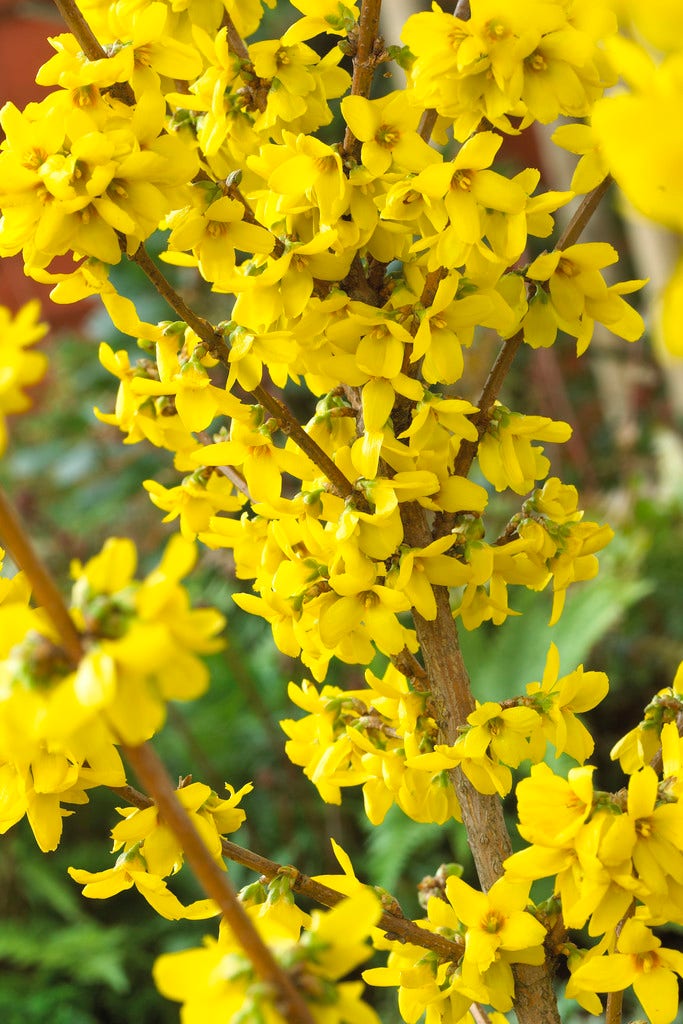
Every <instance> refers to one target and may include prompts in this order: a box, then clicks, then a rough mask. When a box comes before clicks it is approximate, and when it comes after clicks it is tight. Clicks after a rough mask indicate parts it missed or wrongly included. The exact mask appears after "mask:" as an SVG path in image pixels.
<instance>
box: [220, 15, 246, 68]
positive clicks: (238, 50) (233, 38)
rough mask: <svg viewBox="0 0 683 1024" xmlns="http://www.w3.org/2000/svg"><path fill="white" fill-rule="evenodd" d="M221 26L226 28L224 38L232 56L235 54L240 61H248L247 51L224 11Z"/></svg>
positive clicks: (233, 23) (232, 22)
mask: <svg viewBox="0 0 683 1024" xmlns="http://www.w3.org/2000/svg"><path fill="white" fill-rule="evenodd" d="M223 25H224V26H225V28H226V33H225V34H226V38H227V41H228V46H229V48H230V49H231V50H232V52H233V53H234V54H236V55H237V56H238V57H239V58H240V60H244V61H248V60H249V50H248V49H247V44H246V43H245V41H244V39H242V36H241V35H240V34H239V32H238V31H237V29H236V27H235V22H234V21H233V20H232V18H231V17H230V15H229V14H228V12H227V11H226V12H225V13H224V15H223Z"/></svg>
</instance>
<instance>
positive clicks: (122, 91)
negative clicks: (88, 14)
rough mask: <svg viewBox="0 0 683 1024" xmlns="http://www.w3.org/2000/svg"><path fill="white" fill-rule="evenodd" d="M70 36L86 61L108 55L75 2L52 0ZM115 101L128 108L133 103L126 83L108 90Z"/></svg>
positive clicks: (103, 57)
mask: <svg viewBox="0 0 683 1024" xmlns="http://www.w3.org/2000/svg"><path fill="white" fill-rule="evenodd" d="M54 4H55V7H56V8H57V10H58V11H59V13H60V14H61V16H62V18H63V20H64V22H65V23H66V26H67V28H68V29H69V32H70V33H71V35H72V36H74V38H75V39H77V40H78V42H79V43H80V45H81V48H82V50H83V53H84V54H85V56H86V57H87V58H88V60H106V59H107V58H108V56H109V54H108V53H107V52H106V50H104V49H103V48H102V46H101V45H100V43H99V40H98V39H97V36H96V35H95V33H94V32H93V30H92V29H91V28H90V25H89V24H88V22H87V21H86V20H85V18H84V17H83V14H82V13H81V11H80V10H79V9H78V7H77V5H76V3H75V0H54ZM109 91H110V92H111V93H112V95H113V96H115V97H116V99H118V100H121V101H122V102H123V103H126V104H127V105H128V106H132V105H133V104H134V103H135V93H134V92H133V90H132V88H131V86H130V84H129V83H128V82H115V83H114V85H112V86H111V87H110V89H109Z"/></svg>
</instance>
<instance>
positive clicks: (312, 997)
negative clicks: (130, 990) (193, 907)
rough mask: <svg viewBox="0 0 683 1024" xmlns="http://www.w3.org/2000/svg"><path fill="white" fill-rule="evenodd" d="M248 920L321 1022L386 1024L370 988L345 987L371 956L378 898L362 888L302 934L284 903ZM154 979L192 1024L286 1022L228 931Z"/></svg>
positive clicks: (164, 963) (179, 957)
mask: <svg viewBox="0 0 683 1024" xmlns="http://www.w3.org/2000/svg"><path fill="white" fill-rule="evenodd" d="M281 902H282V901H280V903H281ZM247 913H248V914H249V916H250V917H252V919H253V921H254V924H255V925H256V927H257V928H258V930H259V932H260V933H261V935H262V937H263V939H264V941H265V942H266V943H267V945H268V946H269V947H270V949H271V951H272V952H273V954H274V956H275V958H276V959H277V960H278V961H279V963H280V964H281V965H282V966H283V967H284V968H285V969H288V970H289V971H290V972H291V977H292V978H293V980H294V983H295V984H296V985H297V987H298V988H299V990H300V992H301V993H302V995H303V996H304V999H305V1000H306V1002H307V1004H308V1006H309V1009H310V1012H311V1015H312V1017H313V1019H314V1020H316V1021H320V1022H321V1024H323V1022H324V1024H379V1018H378V1017H377V1015H376V1013H375V1012H374V1010H372V1009H371V1008H370V1006H369V1005H368V1004H367V1003H365V1002H364V1001H363V998H362V994H363V987H364V986H363V983H362V982H359V981H343V980H342V979H343V978H344V977H345V976H346V975H347V974H348V973H349V972H350V971H352V970H353V969H354V968H356V967H357V966H358V965H359V964H361V963H363V962H364V961H365V960H367V959H368V957H369V956H370V955H371V953H372V950H371V948H370V946H369V945H368V944H367V942H366V940H367V938H368V936H369V935H370V934H371V932H372V930H373V928H374V925H375V924H376V923H377V920H378V919H379V916H380V913H381V906H380V902H379V899H378V898H377V896H375V894H374V893H372V892H371V891H370V890H368V889H366V888H362V889H359V890H358V891H357V892H355V893H354V894H353V895H351V896H349V897H348V898H347V899H344V900H342V902H341V903H339V904H338V905H337V906H336V907H335V908H334V909H333V910H329V911H327V912H323V911H319V910H316V911H313V913H312V915H311V917H310V918H309V919H308V921H307V922H305V926H304V927H303V928H302V927H301V912H300V911H297V908H296V907H291V910H290V911H289V912H286V910H285V912H284V913H283V911H282V909H281V908H280V907H278V904H275V907H274V908H273V907H272V906H270V905H269V904H262V905H261V906H260V907H259V906H258V905H256V906H252V907H248V908H247ZM154 980H155V981H156V984H157V987H158V988H159V990H160V991H161V993H162V994H163V995H165V996H166V997H167V998H169V999H174V1000H176V1001H177V1002H180V1003H182V1004H183V1008H182V1011H181V1012H182V1019H183V1021H185V1022H187V1024H200V1022H202V1024H224V1022H225V1021H227V1020H233V1019H237V1018H238V1016H239V1015H240V1014H243V1015H245V1014H248V1015H249V1016H251V1017H252V1019H254V1020H257V1019H258V1020H262V1021H267V1022H268V1024H283V1022H284V1018H283V1017H282V1015H281V1014H280V1013H279V1012H278V1009H277V1006H276V1004H275V1003H274V1000H273V996H272V992H271V990H270V989H269V987H267V986H264V985H263V984H262V982H261V981H260V980H259V978H258V976H257V975H256V973H255V971H254V968H253V966H252V965H251V963H250V961H249V959H248V958H247V956H246V955H245V953H244V952H243V951H242V949H241V947H240V945H239V943H238V942H237V940H236V939H235V938H234V936H233V935H232V933H231V932H230V930H229V929H228V928H227V927H225V928H222V929H221V933H220V937H219V938H218V940H217V941H216V940H215V939H212V938H206V939H205V944H204V946H203V947H201V948H198V949H189V950H185V951H183V952H181V953H169V954H166V955H165V956H162V957H160V958H159V959H158V960H157V962H156V964H155V966H154Z"/></svg>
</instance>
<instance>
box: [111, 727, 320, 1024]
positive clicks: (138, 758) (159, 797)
mask: <svg viewBox="0 0 683 1024" xmlns="http://www.w3.org/2000/svg"><path fill="white" fill-rule="evenodd" d="M122 749H123V750H124V752H125V754H126V757H127V759H128V760H129V761H130V763H131V764H132V766H133V768H134V769H135V774H136V775H137V776H138V778H139V779H140V781H141V782H142V784H143V785H144V786H145V788H146V789H148V790H149V792H150V793H152V794H153V796H154V802H155V804H156V805H157V807H158V808H159V813H160V815H161V816H162V817H163V819H164V822H165V824H166V825H168V827H169V828H170V829H171V831H172V832H173V833H174V835H175V837H176V839H177V840H178V841H179V843H180V844H181V846H182V848H183V852H184V854H185V857H186V858H187V861H188V863H189V864H190V867H191V868H192V870H193V872H194V874H195V875H196V877H197V879H198V880H199V882H200V883H201V885H202V888H203V889H204V891H205V892H206V894H207V895H208V896H210V897H211V898H212V899H214V900H215V901H216V903H217V904H218V906H219V907H220V909H221V913H222V914H223V917H224V918H225V920H226V922H227V923H228V925H229V926H230V928H231V929H232V932H233V934H234V935H235V937H236V938H237V939H238V940H239V943H240V945H241V946H242V948H243V949H244V952H245V953H246V954H247V956H248V957H249V959H250V960H251V962H252V964H253V965H254V968H255V970H256V972H257V973H258V974H259V975H260V976H261V978H262V979H263V980H264V981H266V982H268V983H269V984H270V985H272V986H273V988H274V990H275V992H276V993H277V994H278V998H277V1000H276V1002H277V1003H278V1005H279V1006H282V1012H283V1014H284V1016H285V1017H286V1019H287V1020H288V1021H289V1022H290V1024H314V1021H313V1015H312V1013H311V1011H310V1009H309V1007H308V1005H307V1003H306V1001H305V999H304V998H303V996H302V995H301V993H300V992H299V990H298V989H297V988H296V986H295V985H294V983H293V981H292V979H291V977H290V976H289V974H288V973H287V972H286V971H285V970H284V968H282V967H281V966H280V964H279V963H278V962H277V960H276V959H275V958H274V956H273V954H272V952H271V950H270V949H269V948H268V946H267V945H266V944H265V943H264V941H263V939H262V938H261V935H260V933H259V932H258V931H257V929H256V927H255V925H254V923H253V921H252V920H251V918H250V917H249V915H248V914H247V912H246V910H245V908H244V906H243V905H242V903H241V902H240V900H239V899H238V898H237V893H236V892H235V890H234V889H233V887H232V885H231V884H230V882H229V880H228V878H227V877H226V875H225V872H224V871H221V869H220V867H219V865H218V864H217V863H216V861H215V860H214V858H213V856H212V855H211V853H210V851H209V850H208V848H207V847H206V845H205V844H204V841H203V840H202V838H201V837H200V835H199V833H198V832H197V830H196V829H195V827H194V825H193V824H192V821H191V819H190V817H189V815H188V813H187V811H186V810H185V808H184V807H183V805H182V804H181V803H180V801H179V800H178V797H177V796H176V793H175V788H174V786H173V783H172V782H171V779H170V777H169V775H168V773H167V771H166V768H165V767H164V765H163V763H162V762H161V760H160V759H159V757H158V755H157V754H156V752H155V751H154V748H153V747H152V746H150V744H149V743H144V744H143V745H142V746H139V747H128V746H123V748H122Z"/></svg>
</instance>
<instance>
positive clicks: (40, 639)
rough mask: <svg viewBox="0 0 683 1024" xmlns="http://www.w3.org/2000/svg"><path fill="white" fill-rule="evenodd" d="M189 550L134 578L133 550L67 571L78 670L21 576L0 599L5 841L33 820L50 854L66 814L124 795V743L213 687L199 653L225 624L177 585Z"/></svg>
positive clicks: (120, 546) (112, 552) (181, 544)
mask: <svg viewBox="0 0 683 1024" xmlns="http://www.w3.org/2000/svg"><path fill="white" fill-rule="evenodd" d="M195 557H196V552H195V549H194V546H193V545H192V544H190V543H189V542H187V541H185V540H183V539H182V538H181V537H173V538H172V539H171V541H170V543H169V545H168V546H167V548H166V552H165V554H164V555H163V557H162V559H161V562H160V564H159V565H158V566H157V568H156V569H154V570H152V572H151V573H149V574H148V576H147V577H146V578H145V579H144V580H142V581H137V580H135V579H134V573H135V567H136V558H137V556H136V551H135V546H134V545H133V543H132V542H131V541H128V540H122V539H110V540H109V541H107V543H106V544H105V546H104V548H103V549H102V551H101V552H100V553H99V554H98V555H96V556H94V557H93V558H91V559H90V561H88V562H87V563H86V564H85V565H82V564H81V563H79V562H75V563H74V564H73V567H72V572H73V576H74V584H73V588H72V599H71V609H70V614H71V617H72V619H73V622H74V626H75V627H76V628H77V629H78V631H79V632H80V634H81V636H82V656H81V657H80V658H79V659H78V661H77V662H75V661H74V660H73V659H72V657H71V655H70V654H69V652H68V651H67V650H65V648H64V646H63V645H62V638H61V637H60V636H59V634H58V633H57V632H56V628H55V626H54V624H53V623H52V621H51V620H50V619H49V617H48V616H47V615H46V614H45V612H44V611H43V610H42V609H41V608H34V607H32V606H31V604H30V598H31V593H30V588H29V586H28V585H27V583H26V580H25V578H24V577H23V575H21V574H19V575H17V576H15V577H14V578H13V579H11V580H2V581H1V582H2V584H3V588H2V590H1V591H0V599H1V602H2V603H1V604H0V771H1V772H2V820H1V821H0V831H2V832H5V831H7V829H8V828H10V827H11V826H12V825H14V824H15V823H16V822H17V821H19V820H20V819H21V818H23V817H24V815H26V816H27V817H28V820H29V823H30V825H31V827H32V829H33V832H34V834H35V837H36V841H37V843H38V845H39V846H40V848H41V849H42V850H44V851H47V850H54V849H55V848H56V847H57V845H58V843H59V840H60V837H61V833H62V818H63V816H64V815H65V814H69V813H71V812H70V811H67V810H65V809H64V807H63V804H82V803H85V802H87V796H86V791H87V790H88V789H91V788H92V787H93V786H114V787H116V786H122V785H123V784H124V783H125V773H124V769H123V765H122V763H121V758H120V756H119V752H118V745H120V744H121V743H127V744H131V745H136V744H140V743H143V742H145V740H147V739H149V738H150V737H151V736H152V735H154V733H156V732H157V731H158V730H159V729H160V728H161V726H162V724H163V721H164V719H165V715H166V703H167V701H169V700H190V699H193V698H195V697H197V696H198V695H199V694H201V693H202V692H203V691H204V690H205V689H206V686H207V684H208V670H207V668H206V665H205V664H204V663H203V662H202V661H201V660H200V658H199V657H198V655H200V654H207V653H209V652H211V651H214V650H217V649H218V648H220V646H221V641H220V640H219V639H217V638H216V634H217V633H218V632H219V631H220V630H221V629H222V628H223V625H224V620H223V617H222V616H221V615H220V614H219V613H218V612H217V611H215V610H214V609H212V608H200V609H193V608H191V606H190V602H189V597H188V595H187V592H186V590H185V589H184V588H183V587H182V585H181V583H180V580H181V579H182V577H183V576H185V575H186V573H188V572H189V571H190V569H191V567H192V565H193V563H194V559H195Z"/></svg>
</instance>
